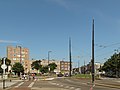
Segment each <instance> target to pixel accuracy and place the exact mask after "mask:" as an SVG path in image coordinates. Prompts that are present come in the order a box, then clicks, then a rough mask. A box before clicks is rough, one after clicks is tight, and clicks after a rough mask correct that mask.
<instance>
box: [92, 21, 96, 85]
mask: <svg viewBox="0 0 120 90" xmlns="http://www.w3.org/2000/svg"><path fill="white" fill-rule="evenodd" d="M91 62H92V83H93V84H94V81H95V70H94V19H93V23H92V60H91Z"/></svg>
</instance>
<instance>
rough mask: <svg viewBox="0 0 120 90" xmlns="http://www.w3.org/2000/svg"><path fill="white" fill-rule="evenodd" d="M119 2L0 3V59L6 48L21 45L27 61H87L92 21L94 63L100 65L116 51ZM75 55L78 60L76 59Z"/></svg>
mask: <svg viewBox="0 0 120 90" xmlns="http://www.w3.org/2000/svg"><path fill="white" fill-rule="evenodd" d="M119 3H120V0H0V40H3V41H4V40H7V41H9V42H3V41H2V42H0V57H3V56H6V46H8V45H14V46H16V45H22V46H23V47H27V48H29V50H30V59H31V58H34V59H47V53H48V51H52V52H51V53H50V58H51V59H56V60H62V59H63V58H65V59H64V60H68V39H69V37H71V39H72V61H73V62H74V65H73V66H77V62H78V60H79V61H80V65H83V63H84V60H85V62H86V63H89V61H90V59H91V31H92V19H93V17H94V19H95V61H96V62H104V61H105V58H109V57H110V56H111V55H112V54H113V53H114V52H115V51H114V50H115V49H118V48H119V45H120V40H119V35H120V30H119V29H120V12H119V11H120V10H119V8H120V5H119ZM78 56H79V57H78Z"/></svg>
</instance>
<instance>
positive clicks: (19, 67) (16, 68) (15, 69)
mask: <svg viewBox="0 0 120 90" xmlns="http://www.w3.org/2000/svg"><path fill="white" fill-rule="evenodd" d="M12 70H13V72H15V74H16V73H17V74H18V76H20V73H23V72H24V67H23V65H22V64H21V63H19V62H18V63H15V64H14V65H13V67H12Z"/></svg>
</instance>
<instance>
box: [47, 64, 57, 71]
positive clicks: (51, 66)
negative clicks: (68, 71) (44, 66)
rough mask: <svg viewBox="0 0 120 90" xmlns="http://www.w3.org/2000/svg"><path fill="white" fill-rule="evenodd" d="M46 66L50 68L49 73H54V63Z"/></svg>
mask: <svg viewBox="0 0 120 90" xmlns="http://www.w3.org/2000/svg"><path fill="white" fill-rule="evenodd" d="M48 66H49V67H50V71H54V69H56V67H57V65H56V64H55V63H50V64H49V65H48Z"/></svg>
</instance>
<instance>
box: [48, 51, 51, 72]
mask: <svg viewBox="0 0 120 90" xmlns="http://www.w3.org/2000/svg"><path fill="white" fill-rule="evenodd" d="M51 52H52V51H48V72H49V71H50V67H49V60H50V53H51Z"/></svg>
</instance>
